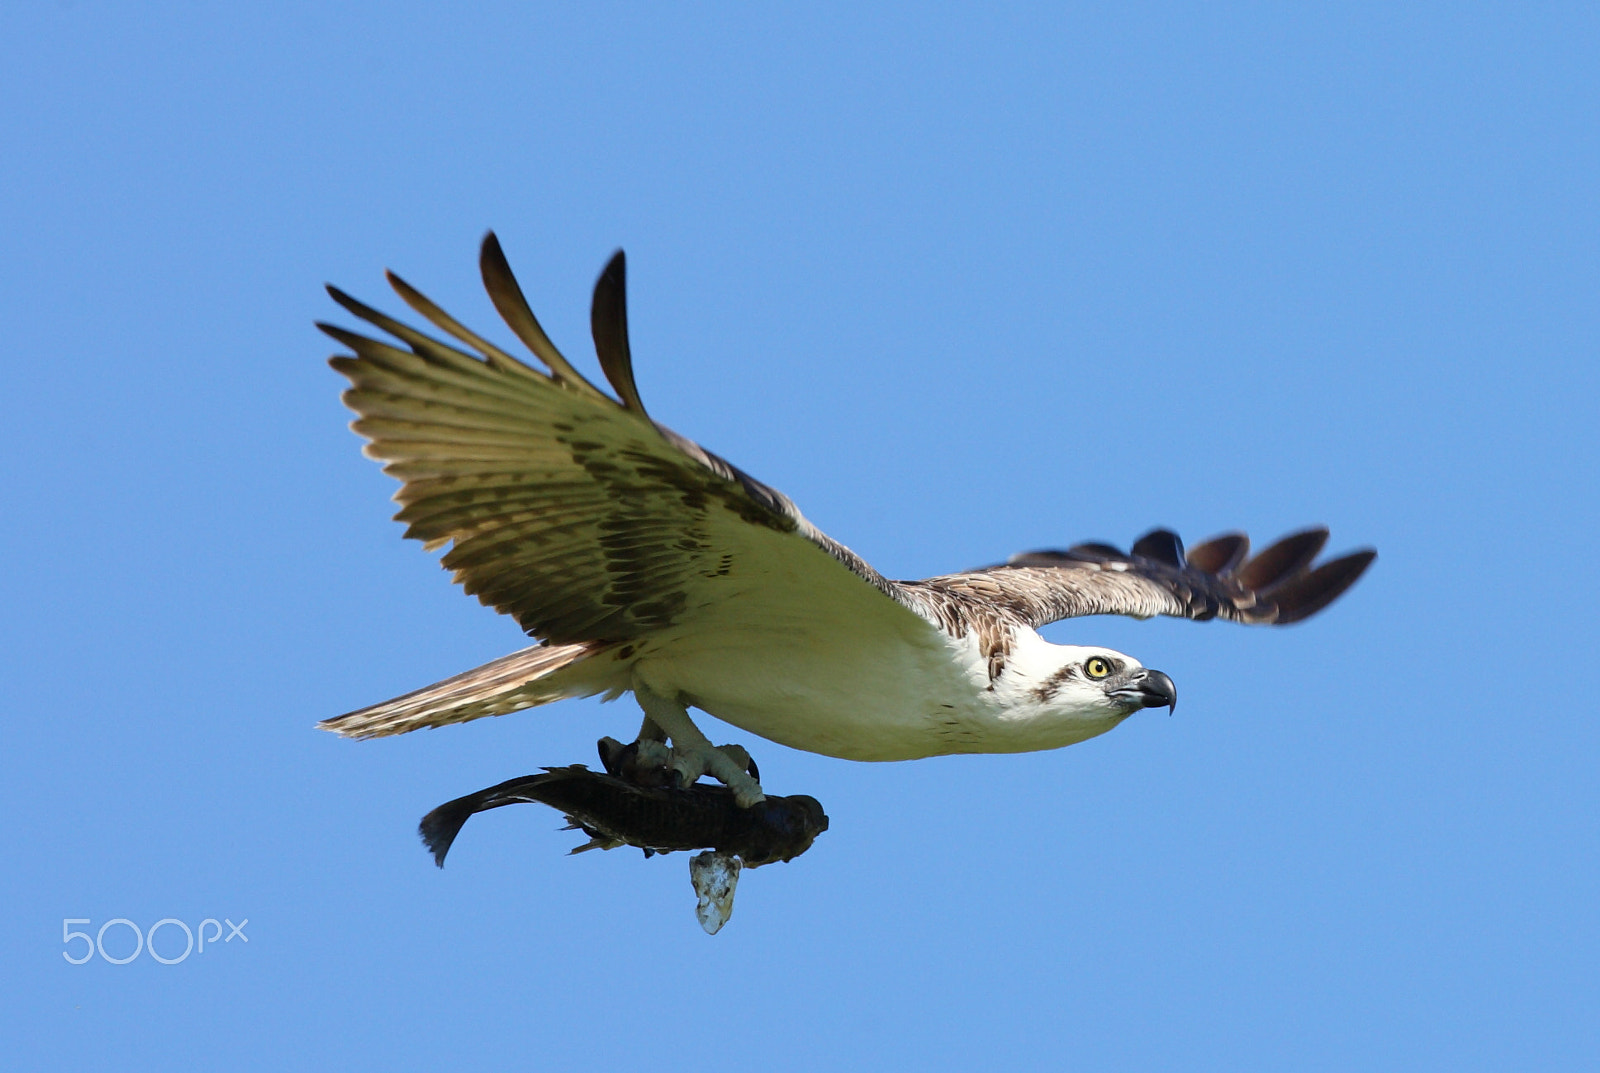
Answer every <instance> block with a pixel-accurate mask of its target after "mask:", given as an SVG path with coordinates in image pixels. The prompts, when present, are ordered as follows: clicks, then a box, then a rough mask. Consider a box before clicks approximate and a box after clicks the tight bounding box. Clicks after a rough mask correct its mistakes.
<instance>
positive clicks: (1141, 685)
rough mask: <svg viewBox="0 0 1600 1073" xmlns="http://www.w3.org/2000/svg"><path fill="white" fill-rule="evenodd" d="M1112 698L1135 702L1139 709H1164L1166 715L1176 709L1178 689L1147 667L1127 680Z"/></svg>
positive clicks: (1158, 672) (1163, 676) (1167, 679)
mask: <svg viewBox="0 0 1600 1073" xmlns="http://www.w3.org/2000/svg"><path fill="white" fill-rule="evenodd" d="M1112 696H1115V697H1126V698H1128V699H1129V700H1137V701H1138V702H1139V707H1141V708H1165V709H1167V714H1168V715H1171V714H1172V713H1173V712H1174V711H1176V710H1177V708H1178V687H1177V686H1175V685H1173V684H1172V679H1170V678H1168V677H1167V676H1166V675H1164V674H1162V673H1161V672H1160V671H1153V670H1151V669H1150V668H1148V667H1146V668H1145V669H1143V670H1141V671H1139V672H1138V673H1137V674H1135V675H1134V676H1133V677H1132V678H1129V679H1128V680H1127V682H1126V683H1124V684H1123V685H1122V686H1121V687H1120V688H1118V689H1117V691H1116V692H1115V693H1113V694H1112Z"/></svg>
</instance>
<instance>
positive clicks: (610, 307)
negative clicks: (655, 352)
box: [589, 250, 645, 415]
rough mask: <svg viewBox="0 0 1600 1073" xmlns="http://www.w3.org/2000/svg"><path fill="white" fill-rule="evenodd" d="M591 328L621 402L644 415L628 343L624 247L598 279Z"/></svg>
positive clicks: (626, 262)
mask: <svg viewBox="0 0 1600 1073" xmlns="http://www.w3.org/2000/svg"><path fill="white" fill-rule="evenodd" d="M589 330H590V332H591V333H592V334H593V335H594V352H595V353H596V354H597V355H599V358H600V370H601V371H602V372H604V373H605V374H606V379H607V380H609V381H610V382H611V386H612V387H613V388H614V389H616V392H617V395H618V396H619V397H621V399H622V404H623V405H624V406H626V407H627V408H628V409H630V410H632V411H633V412H635V413H637V414H640V415H644V412H645V411H644V403H643V402H642V401H641V400H640V398H639V388H638V386H637V385H636V384H635V383H634V379H633V352H632V350H631V349H630V348H629V345H628V260H627V257H626V256H625V255H624V254H623V252H622V251H621V250H618V251H617V252H616V253H614V254H612V255H611V260H610V261H608V262H606V267H605V270H604V271H603V272H601V273H600V278H599V279H597V280H595V284H594V300H593V302H592V303H590V306H589Z"/></svg>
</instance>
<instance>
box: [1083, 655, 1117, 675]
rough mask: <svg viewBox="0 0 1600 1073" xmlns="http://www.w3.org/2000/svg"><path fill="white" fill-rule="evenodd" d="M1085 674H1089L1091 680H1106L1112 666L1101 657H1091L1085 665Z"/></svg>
mask: <svg viewBox="0 0 1600 1073" xmlns="http://www.w3.org/2000/svg"><path fill="white" fill-rule="evenodd" d="M1083 673H1084V674H1087V675H1088V676H1089V677H1090V678H1104V677H1105V676H1106V675H1108V674H1110V673H1111V664H1109V663H1107V662H1106V661H1105V660H1103V659H1101V658H1100V657H1099V656H1090V657H1089V659H1088V661H1087V662H1085V663H1084V665H1083Z"/></svg>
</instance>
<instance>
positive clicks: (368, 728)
mask: <svg viewBox="0 0 1600 1073" xmlns="http://www.w3.org/2000/svg"><path fill="white" fill-rule="evenodd" d="M608 647H609V646H607V645H605V644H599V643H592V642H590V643H583V644H570V645H534V646H533V647H532V648H524V649H523V650H522V651H520V652H513V653H511V654H510V655H509V656H501V657H500V658H499V659H496V660H491V661H489V662H488V663H485V664H484V665H483V666H481V667H475V668H473V669H472V670H470V671H465V672H463V673H461V674H458V675H455V676H454V677H452V678H446V679H445V680H444V681H442V682H435V683H434V684H433V685H431V686H424V687H423V688H421V689H418V690H415V691H413V692H411V693H407V694H405V695H404V696H402V697H395V698H394V699H393V700H386V701H384V702H383V703H382V704H374V705H372V706H371V707H370V708H362V709H359V710H358V711H353V712H346V713H345V714H344V715H340V716H335V717H334V718H332V719H324V720H323V721H322V722H320V723H318V724H317V727H318V728H319V729H321V730H331V731H333V732H334V733H335V734H338V735H341V736H342V737H346V738H381V737H386V736H388V735H390V734H404V733H405V732H406V731H408V730H417V729H419V728H421V727H437V726H445V725H447V724H449V723H464V722H466V721H467V720H469V719H477V718H480V717H482V716H485V715H505V714H506V713H507V712H515V711H520V710H522V709H523V708H532V707H534V706H536V705H540V704H549V703H550V702H551V701H556V700H563V699H565V698H567V697H577V696H586V695H588V694H591V693H597V692H600V691H601V690H603V689H605V688H606V686H605V684H604V683H590V682H589V681H588V678H589V676H584V681H582V682H575V681H573V676H571V675H560V674H558V672H561V671H565V670H567V669H568V668H571V667H575V666H577V665H578V664H580V663H582V662H584V661H586V660H588V659H590V658H591V657H593V656H596V655H599V654H601V653H602V652H604V651H605V650H606V649H607V648H608Z"/></svg>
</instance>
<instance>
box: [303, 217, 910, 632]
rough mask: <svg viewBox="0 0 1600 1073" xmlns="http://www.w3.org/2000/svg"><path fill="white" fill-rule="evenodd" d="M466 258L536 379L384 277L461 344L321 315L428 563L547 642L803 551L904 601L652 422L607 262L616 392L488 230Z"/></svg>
mask: <svg viewBox="0 0 1600 1073" xmlns="http://www.w3.org/2000/svg"><path fill="white" fill-rule="evenodd" d="M480 264H481V266H482V270H483V276H484V285H485V287H486V289H487V290H488V291H489V294H490V297H491V298H492V300H493V302H494V304H495V307H496V309H497V310H498V311H499V312H500V314H501V316H502V317H503V318H504V319H505V320H506V322H507V324H508V325H509V326H510V327H511V329H512V331H513V332H514V333H515V334H516V335H517V336H518V337H519V338H520V339H521V340H522V341H523V342H524V343H525V344H526V345H527V346H528V348H529V349H530V350H531V351H533V353H534V355H535V356H536V357H537V358H538V359H539V360H540V361H541V362H543V363H544V365H545V366H546V367H547V368H548V370H549V372H548V373H545V372H542V371H540V370H539V369H536V368H535V367H533V366H531V365H528V364H526V363H524V362H522V361H520V360H518V359H516V358H514V357H512V356H511V355H510V354H507V353H506V352H505V351H503V350H500V349H499V348H497V347H496V346H494V345H493V344H492V343H489V342H488V341H487V340H485V339H483V338H482V337H481V336H479V335H478V334H476V333H474V332H472V331H470V330H468V329H467V328H465V327H463V326H462V325H461V324H460V323H459V322H458V321H456V320H455V319H454V318H453V317H451V316H450V315H449V314H447V313H445V312H444V311H443V310H441V309H440V308H439V307H438V306H436V305H435V304H434V303H433V302H432V301H430V300H429V299H428V298H426V297H425V296H423V295H422V294H421V293H420V292H419V291H417V290H416V289H415V288H414V287H412V286H411V285H410V284H408V283H406V282H405V281H404V280H401V279H400V278H399V277H396V276H394V275H392V274H391V275H390V277H389V279H390V283H391V285H392V286H393V287H394V289H395V290H396V291H397V292H398V293H399V295H400V297H401V298H402V299H403V300H404V301H405V302H406V303H407V304H408V305H409V306H410V307H411V308H412V309H413V310H415V311H416V312H418V313H419V314H421V315H422V316H423V317H425V318H427V320H428V321H430V322H431V323H432V324H433V325H434V326H435V327H437V328H439V329H440V330H441V331H443V332H444V333H445V334H446V335H447V336H449V337H450V338H451V339H452V340H454V342H456V343H460V344H463V345H464V346H466V347H467V348H469V350H462V349H459V348H458V347H456V346H454V345H452V344H451V343H447V342H444V341H441V340H439V339H435V338H433V337H431V336H429V335H427V334H426V333H424V332H421V331H418V330H416V329H414V328H411V327H409V326H408V325H405V324H403V323H401V322H399V321H397V320H395V319H394V318H392V317H389V316H387V315H386V314H383V313H381V312H379V311H377V310H375V309H373V308H372V307H370V306H367V305H365V304H364V303H362V302H359V301H357V300H356V299H354V298H351V297H350V296H349V295H346V294H344V293H343V292H342V291H339V290H337V289H335V288H329V293H330V294H331V295H332V296H333V297H334V299H335V300H336V301H338V302H339V304H340V305H342V306H343V307H344V308H345V309H346V310H348V311H349V312H350V313H352V314H354V315H355V316H357V317H359V318H361V319H362V320H364V321H366V322H368V323H369V324H372V325H374V326H376V327H377V328H379V329H381V330H382V331H384V332H385V333H387V334H388V335H389V336H391V337H393V339H395V340H398V342H399V343H400V344H403V346H400V345H395V344H394V343H391V342H385V341H382V340H378V339H373V338H369V337H367V336H364V335H361V334H358V333H356V332H352V331H348V330H346V329H343V328H339V327H336V326H332V325H321V327H322V328H323V330H324V331H325V332H327V333H328V334H329V335H330V336H332V337H333V338H334V339H336V340H338V341H339V342H341V343H343V344H344V345H345V346H347V347H348V348H349V349H350V351H351V352H352V353H351V354H346V355H340V356H336V357H334V358H333V359H331V361H330V364H331V365H332V366H333V368H334V369H336V370H338V371H339V372H340V373H342V374H343V375H344V376H345V377H347V378H348V379H349V381H350V385H351V386H350V388H349V389H348V390H347V391H346V392H345V393H344V396H343V397H344V401H345V404H346V405H348V406H349V407H350V408H351V409H352V410H354V411H355V412H356V414H357V415H358V416H357V418H356V420H355V421H354V422H352V424H351V427H352V428H353V429H354V430H355V431H356V432H357V433H359V434H360V435H362V436H363V437H365V438H366V439H367V440H368V441H369V442H368V444H367V446H366V448H365V452H366V453H367V454H368V455H370V456H371V457H374V458H377V459H379V460H381V461H383V462H384V463H385V467H384V468H385V471H386V472H388V473H389V474H391V475H392V476H395V477H397V478H399V479H400V481H401V482H402V485H401V488H400V490H399V492H398V493H396V495H395V499H396V501H397V502H399V504H400V505H401V509H400V511H399V513H398V514H397V515H396V516H395V517H396V519H397V520H398V521H401V522H404V523H405V524H406V526H407V528H406V536H408V537H411V538H414V539H417V540H420V541H422V542H423V544H424V546H425V547H428V548H430V549H431V548H440V547H445V546H448V547H449V550H448V551H447V552H446V554H445V555H444V557H443V559H442V565H443V566H444V567H445V568H446V569H448V570H450V571H452V572H453V573H454V575H455V579H456V581H458V582H459V583H460V584H461V585H462V586H463V587H464V588H465V589H466V591H467V592H469V593H471V594H473V595H475V596H477V597H478V598H479V599H480V600H481V601H482V602H483V603H485V604H488V605H491V606H493V607H495V608H497V609H498V610H500V611H503V612H505V613H507V614H509V615H511V616H512V617H514V618H515V619H516V620H517V622H518V623H519V624H520V625H521V626H522V627H523V629H524V630H526V631H527V632H528V633H529V634H531V635H533V636H535V637H538V638H540V639H541V640H544V641H546V642H548V643H551V644H557V645H560V644H578V643H588V642H595V641H615V642H621V641H625V640H628V639H632V638H637V637H641V636H643V635H645V634H648V633H651V632H652V631H657V630H661V629H664V628H667V627H669V626H672V625H675V624H677V623H679V622H681V621H682V619H683V618H684V616H685V615H688V614H692V613H693V612H694V611H696V610H697V609H699V608H704V607H708V606H710V605H713V604H716V603H717V602H719V601H722V600H727V599H731V598H734V597H735V596H736V595H739V594H742V593H748V592H749V591H750V589H749V586H750V584H751V579H752V578H758V577H763V576H776V575H784V574H788V575H798V574H800V573H802V572H803V571H802V569H801V564H800V560H801V559H809V557H813V556H816V555H818V554H819V553H820V554H823V555H826V556H828V557H831V558H832V559H833V560H834V562H835V564H836V565H837V566H838V567H842V568H843V569H844V570H846V571H849V572H850V573H853V574H854V575H856V578H857V579H859V580H860V581H862V582H865V583H867V587H863V588H862V589H861V592H862V594H863V598H864V599H873V600H876V599H878V595H876V594H874V593H873V591H872V590H873V589H874V588H875V589H876V590H877V591H878V593H879V594H882V595H888V596H890V597H892V598H897V599H898V598H899V592H900V590H899V589H898V588H897V587H896V586H895V585H894V584H893V583H892V582H889V581H887V580H885V579H884V578H882V577H881V576H880V575H879V574H877V572H876V571H874V570H872V568H871V567H870V566H867V564H866V563H864V562H863V561H861V559H860V558H859V557H857V556H856V555H854V554H853V553H851V552H850V551H849V550H848V549H846V548H844V547H843V546H842V545H839V544H837V543H835V542H834V541H832V540H830V539H829V538H828V537H826V536H825V535H823V534H822V533H820V532H819V531H817V530H816V529H815V527H813V526H812V525H811V524H810V523H809V522H807V521H806V519H805V518H804V516H803V515H801V513H800V511H799V510H798V509H797V508H796V507H795V506H794V504H793V503H792V502H790V501H789V499H788V498H787V497H786V496H784V495H783V494H782V493H780V492H777V491H776V490H774V489H772V488H769V487H768V486H766V485H764V484H762V483H761V482H759V481H757V480H755V479H754V478H752V477H750V476H749V475H748V474H745V473H743V472H741V471H740V470H738V469H737V468H735V467H734V466H732V465H730V464H729V463H727V462H725V461H724V460H722V459H721V458H718V457H717V456H716V455H713V454H711V453H710V452H709V451H706V450H705V449H704V448H702V447H700V446H699V445H698V444H695V443H694V442H693V441H691V440H688V439H685V438H684V437H682V436H679V435H678V434H676V433H674V432H672V431H671V430H669V429H666V428H665V427H663V426H659V425H656V424H655V423H654V422H652V421H651V420H650V419H649V417H648V416H647V415H646V413H645V410H644V406H643V403H642V402H641V401H640V399H639V397H638V389H637V387H636V385H635V384H634V380H633V372H632V359H631V354H630V352H629V349H628V342H627V316H626V309H625V300H626V294H625V283H624V275H623V272H624V267H623V266H624V262H623V260H622V258H621V255H620V253H619V254H618V255H617V256H616V257H614V258H613V259H612V261H611V263H610V264H609V265H608V266H607V269H606V271H605V273H604V274H602V276H601V278H600V282H599V283H598V284H597V287H596V295H595V302H594V305H593V307H592V310H591V320H592V327H593V329H594V333H595V342H596V347H597V351H598V353H599V355H600V358H601V361H602V367H603V369H604V371H605V373H606V375H607V378H608V379H609V380H610V382H611V384H612V386H613V387H615V388H616V389H617V392H618V394H619V395H621V396H622V398H623V402H622V403H618V402H617V401H616V400H614V399H612V398H610V397H609V396H607V395H605V394H604V393H603V392H602V391H601V390H600V389H599V388H597V387H595V386H594V385H593V384H591V383H590V382H589V381H588V380H586V379H584V378H583V377H582V375H580V374H579V373H578V372H577V370H576V369H574V368H573V366H572V365H571V363H570V362H568V361H567V359H566V358H564V357H563V356H562V355H561V354H560V352H559V351H557V350H556V348H555V346H554V344H553V343H551V342H550V340H549V338H548V337H547V336H546V335H545V334H544V329H543V328H542V327H540V326H539V322H538V320H537V318H535V317H534V315H533V313H532V311H531V309H529V308H528V306H527V302H526V299H525V298H524V297H523V294H522V290H521V287H520V286H519V285H518V284H517V282H516V279H515V277H514V276H513V275H512V273H511V269H510V267H509V265H508V264H507V263H506V261H505V255H504V253H503V251H502V250H501V248H500V245H499V242H498V241H497V240H496V239H495V237H494V235H493V234H492V233H491V234H490V235H489V236H487V237H486V238H485V240H484V244H483V251H482V256H481V258H480ZM750 526H756V527H758V528H759V529H761V530H765V531H769V532H776V533H778V534H783V535H784V539H783V540H782V541H780V542H779V544H778V545H777V547H778V548H779V549H780V551H779V553H778V557H777V561H774V560H773V554H774V553H773V547H774V545H773V544H772V542H771V541H770V540H769V539H765V538H763V539H762V540H761V541H759V553H758V552H757V550H756V549H757V542H755V541H753V540H752V538H751V537H750V536H749V535H748V527H750ZM785 557H788V558H790V559H792V560H794V561H792V562H789V563H788V564H787V565H786V564H785V561H784V559H785ZM806 569H810V567H806ZM840 576H841V577H842V578H844V577H847V575H844V574H841V575H840ZM774 613H775V614H781V613H782V612H781V609H775V611H774ZM841 613H842V614H847V613H848V612H844V611H842V612H841Z"/></svg>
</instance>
